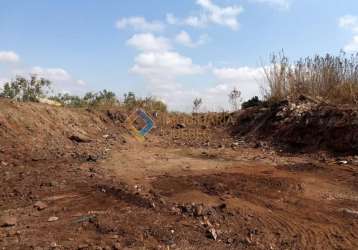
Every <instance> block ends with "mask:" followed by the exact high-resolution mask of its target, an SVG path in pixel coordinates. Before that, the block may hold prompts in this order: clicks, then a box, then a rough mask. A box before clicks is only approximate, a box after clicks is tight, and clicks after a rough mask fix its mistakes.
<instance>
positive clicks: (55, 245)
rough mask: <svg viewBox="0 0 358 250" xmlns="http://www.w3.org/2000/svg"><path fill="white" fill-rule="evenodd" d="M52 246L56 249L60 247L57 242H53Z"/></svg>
mask: <svg viewBox="0 0 358 250" xmlns="http://www.w3.org/2000/svg"><path fill="white" fill-rule="evenodd" d="M50 247H51V248H52V249H55V248H57V247H58V245H57V243H56V242H52V243H51V245H50Z"/></svg>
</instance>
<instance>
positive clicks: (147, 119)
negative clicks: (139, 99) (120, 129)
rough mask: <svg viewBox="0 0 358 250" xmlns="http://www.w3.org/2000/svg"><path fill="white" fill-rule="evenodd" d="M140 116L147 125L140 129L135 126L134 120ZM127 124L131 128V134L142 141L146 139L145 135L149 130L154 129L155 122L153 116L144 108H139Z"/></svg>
mask: <svg viewBox="0 0 358 250" xmlns="http://www.w3.org/2000/svg"><path fill="white" fill-rule="evenodd" d="M138 118H140V119H141V120H142V121H143V122H144V124H145V126H144V127H143V128H141V129H140V130H138V129H137V128H136V127H135V126H134V122H135V121H136V120H137V119H138ZM126 125H127V128H128V129H129V131H130V132H131V134H132V135H133V136H134V137H135V138H137V139H138V140H140V141H144V139H145V136H146V135H147V134H149V132H150V131H151V130H152V129H153V127H154V122H153V120H152V118H151V117H150V116H149V115H148V114H147V113H146V112H145V111H144V110H142V109H137V110H136V111H135V112H133V113H132V114H131V115H130V116H129V117H128V119H127V121H126Z"/></svg>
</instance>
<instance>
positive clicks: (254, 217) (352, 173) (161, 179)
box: [0, 103, 358, 250]
mask: <svg viewBox="0 0 358 250" xmlns="http://www.w3.org/2000/svg"><path fill="white" fill-rule="evenodd" d="M2 107H3V109H2V110H1V111H0V132H1V133H2V134H1V135H2V137H1V139H0V146H1V148H0V157H1V158H0V171H1V173H2V174H1V175H0V188H1V193H0V224H1V225H0V226H1V227H0V248H2V249H37V250H40V249H358V159H357V157H354V156H350V157H347V158H344V159H338V158H335V157H332V156H329V155H328V154H326V153H323V152H320V153H315V154H288V153H283V152H277V151H274V150H272V149H271V148H270V147H268V146H265V145H262V146H260V147H255V148H253V147H251V144H249V143H245V141H242V140H240V139H239V138H232V137H230V136H229V134H227V133H225V131H222V130H220V129H215V130H214V129H213V130H210V131H209V132H208V133H209V134H210V136H211V137H210V139H208V140H207V141H201V140H200V138H197V139H198V140H197V141H196V138H190V137H188V136H185V134H183V133H181V134H179V135H175V136H172V135H169V134H170V133H166V132H168V131H164V132H163V131H159V129H156V130H155V131H153V133H151V134H150V135H149V136H148V138H147V140H146V141H145V142H143V143H142V142H138V141H136V140H135V139H134V138H132V137H131V136H130V135H129V134H128V133H126V131H125V130H124V129H123V128H122V127H121V125H120V124H118V123H117V122H114V120H116V117H115V115H113V114H112V113H107V115H98V114H96V113H92V112H91V111H81V112H82V113H80V114H77V113H76V112H79V111H63V110H62V109H63V108H48V107H46V106H39V107H38V106H36V105H35V106H33V107H31V108H29V109H28V110H25V108H24V107H22V106H17V104H8V103H5V104H4V103H2ZM4 107H6V108H4ZM16 109H17V110H21V112H23V113H21V116H19V117H16V115H15V116H13V114H14V110H16ZM43 109H45V110H46V109H48V110H49V112H47V113H48V114H47V115H44V116H43V117H42V118H43V121H42V122H41V124H42V125H41V124H37V125H38V127H39V128H42V127H45V125H44V124H46V128H51V129H49V130H48V131H42V132H40V130H39V128H37V129H36V128H35V126H34V124H36V122H35V121H31V120H30V121H29V123H28V124H27V128H26V129H25V130H24V131H22V130H21V129H20V128H19V127H18V126H20V124H22V123H23V122H21V119H20V117H24V115H25V117H26V115H27V116H28V114H29V112H30V111H31V110H32V111H31V112H35V113H36V112H42V113H43V112H44V110H43ZM24 110H25V111H24ZM56 112H57V113H56ZM64 112H68V113H64ZM52 113H53V115H51V114H52ZM9 114H11V115H9ZM60 114H61V119H62V120H61V121H62V122H63V123H59V122H58V119H59V116H60ZM76 114H77V115H78V117H79V118H76V117H77V116H76ZM69 116H70V117H72V118H71V119H68V117H69ZM117 118H118V117H117ZM118 119H119V120H120V117H119V118H118ZM54 121H56V122H54ZM47 122H48V123H49V124H47ZM90 124H92V125H91V126H90ZM51 126H52V127H51ZM61 126H70V127H71V128H72V129H71V130H68V131H67V132H66V133H63V134H62V135H61V131H57V129H61ZM15 128H18V129H17V130H16V129H15ZM78 128H81V129H83V131H82V132H81V136H77V137H74V136H73V133H78V131H79V130H78ZM184 130H185V129H184ZM19 131H20V132H19ZM56 131H57V132H56ZM10 132H11V133H12V137H11V136H7V137H5V135H8V134H9V133H10ZM27 133H28V134H27ZM84 134H85V135H86V136H88V137H89V138H90V139H89V140H88V141H87V140H85V139H86V138H87V137H84V136H83V135H84ZM50 135H52V137H51V136H50ZM71 135H72V136H71ZM76 135H77V134H76ZM51 138H52V139H51ZM54 138H55V139H54ZM70 138H71V139H70ZM80 139H81V140H80ZM20 142H21V143H20ZM34 142H37V143H34ZM31 148H32V149H33V150H30V149H31ZM35 149H36V150H35ZM40 149H41V150H40ZM39 202H40V203H39Z"/></svg>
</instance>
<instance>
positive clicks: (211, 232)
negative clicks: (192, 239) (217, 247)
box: [208, 228, 218, 240]
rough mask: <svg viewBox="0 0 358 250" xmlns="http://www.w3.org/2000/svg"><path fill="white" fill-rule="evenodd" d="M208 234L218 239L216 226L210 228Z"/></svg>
mask: <svg viewBox="0 0 358 250" xmlns="http://www.w3.org/2000/svg"><path fill="white" fill-rule="evenodd" d="M208 236H209V237H210V238H212V239H213V240H216V239H217V238H218V235H217V233H216V230H215V228H210V229H209V230H208Z"/></svg>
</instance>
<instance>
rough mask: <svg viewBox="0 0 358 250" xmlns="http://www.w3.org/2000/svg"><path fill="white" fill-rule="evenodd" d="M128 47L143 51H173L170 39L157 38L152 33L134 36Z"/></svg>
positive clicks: (128, 42)
mask: <svg viewBox="0 0 358 250" xmlns="http://www.w3.org/2000/svg"><path fill="white" fill-rule="evenodd" d="M127 45H129V46H132V47H134V48H136V49H138V50H142V51H167V50H169V49H171V44H170V41H169V39H167V38H165V37H160V36H159V37H157V36H154V35H153V34H151V33H142V34H135V35H133V36H132V37H131V38H130V39H129V40H128V41H127Z"/></svg>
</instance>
